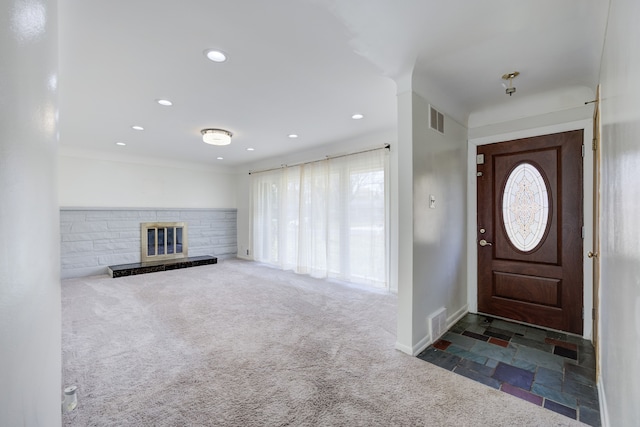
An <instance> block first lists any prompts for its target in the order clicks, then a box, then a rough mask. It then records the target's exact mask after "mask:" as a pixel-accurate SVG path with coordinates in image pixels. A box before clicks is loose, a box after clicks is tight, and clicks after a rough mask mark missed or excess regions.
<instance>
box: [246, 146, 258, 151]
mask: <svg viewBox="0 0 640 427" xmlns="http://www.w3.org/2000/svg"><path fill="white" fill-rule="evenodd" d="M247 151H256V149H255V148H251V147H249V148H247Z"/></svg>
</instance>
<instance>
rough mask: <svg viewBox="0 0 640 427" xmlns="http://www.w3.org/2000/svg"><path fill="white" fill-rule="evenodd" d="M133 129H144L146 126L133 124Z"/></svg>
mask: <svg viewBox="0 0 640 427" xmlns="http://www.w3.org/2000/svg"><path fill="white" fill-rule="evenodd" d="M131 129H134V130H144V128H143V127H142V126H138V125H135V126H131Z"/></svg>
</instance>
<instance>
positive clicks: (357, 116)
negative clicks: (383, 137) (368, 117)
mask: <svg viewBox="0 0 640 427" xmlns="http://www.w3.org/2000/svg"><path fill="white" fill-rule="evenodd" d="M351 118H352V119H353V120H360V119H363V118H364V116H363V115H362V114H360V113H358V114H354V115H353V116H351Z"/></svg>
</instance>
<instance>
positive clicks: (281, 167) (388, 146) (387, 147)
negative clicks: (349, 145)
mask: <svg viewBox="0 0 640 427" xmlns="http://www.w3.org/2000/svg"><path fill="white" fill-rule="evenodd" d="M385 149H386V150H391V144H384V145H383V146H382V147H378V148H370V149H368V150H362V151H356V152H355V153H348V154H339V155H337V156H326V157H325V158H324V159H318V160H311V161H309V162H300V163H294V164H292V165H287V164H282V165H280V166H279V167H277V168H271V169H261V170H256V171H252V170H250V171H249V175H251V174H254V173H262V172H271V171H275V170H278V169H284V168H289V167H294V166H300V165H308V164H311V163H318V162H322V161H324V160H331V159H339V158H340V157H347V156H354V155H356V154H362V153H369V152H371V151H377V150H385Z"/></svg>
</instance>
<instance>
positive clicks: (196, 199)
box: [59, 135, 237, 209]
mask: <svg viewBox="0 0 640 427" xmlns="http://www.w3.org/2000/svg"><path fill="white" fill-rule="evenodd" d="M63 137H64V135H63ZM59 169H60V185H59V186H60V206H63V207H109V208H123V207H130V208H182V209H185V208H235V207H236V177H237V176H236V173H235V172H234V171H232V170H229V169H224V168H217V167H213V166H209V165H203V164H195V163H180V162H170V161H167V160H160V159H148V158H144V159H142V158H136V157H124V156H118V157H114V156H111V157H108V156H106V155H104V154H97V153H86V152H82V153H76V152H70V151H61V154H60V167H59Z"/></svg>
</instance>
